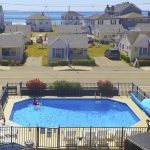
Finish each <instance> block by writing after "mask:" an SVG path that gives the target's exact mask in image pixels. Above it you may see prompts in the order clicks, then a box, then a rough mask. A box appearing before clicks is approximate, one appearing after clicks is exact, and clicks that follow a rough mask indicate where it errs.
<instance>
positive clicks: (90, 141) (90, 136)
mask: <svg viewBox="0 0 150 150" xmlns="http://www.w3.org/2000/svg"><path fill="white" fill-rule="evenodd" d="M91 131H92V127H90V147H91V144H92V141H91V140H92V136H91V134H92V133H91Z"/></svg>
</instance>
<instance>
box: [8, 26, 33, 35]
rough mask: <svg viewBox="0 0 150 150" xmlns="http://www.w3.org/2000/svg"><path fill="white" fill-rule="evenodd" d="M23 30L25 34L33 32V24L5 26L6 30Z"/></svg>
mask: <svg viewBox="0 0 150 150" xmlns="http://www.w3.org/2000/svg"><path fill="white" fill-rule="evenodd" d="M18 31H19V32H22V33H24V34H26V33H30V32H31V26H30V25H6V26H5V32H6V33H10V32H18Z"/></svg>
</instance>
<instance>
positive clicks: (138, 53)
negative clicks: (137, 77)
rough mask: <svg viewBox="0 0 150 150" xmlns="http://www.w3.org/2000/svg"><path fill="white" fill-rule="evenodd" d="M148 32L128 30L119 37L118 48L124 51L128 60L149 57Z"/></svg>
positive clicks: (149, 37)
mask: <svg viewBox="0 0 150 150" xmlns="http://www.w3.org/2000/svg"><path fill="white" fill-rule="evenodd" d="M149 40H150V33H147V34H143V33H141V32H140V31H129V32H127V33H126V34H124V36H123V37H122V38H121V40H120V42H119V50H120V51H124V52H125V53H126V54H127V55H128V56H129V57H130V61H134V60H135V59H136V58H140V59H150V44H149Z"/></svg>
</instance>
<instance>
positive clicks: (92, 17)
mask: <svg viewBox="0 0 150 150" xmlns="http://www.w3.org/2000/svg"><path fill="white" fill-rule="evenodd" d="M85 19H97V20H98V19H99V20H100V19H103V20H109V19H113V18H112V17H111V16H110V15H107V14H94V15H92V16H89V17H86V18H85Z"/></svg>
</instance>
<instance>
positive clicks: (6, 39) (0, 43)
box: [0, 32, 24, 48]
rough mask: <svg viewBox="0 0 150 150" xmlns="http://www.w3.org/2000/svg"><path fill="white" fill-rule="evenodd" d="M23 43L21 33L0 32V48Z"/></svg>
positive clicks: (17, 45) (20, 45)
mask: <svg viewBox="0 0 150 150" xmlns="http://www.w3.org/2000/svg"><path fill="white" fill-rule="evenodd" d="M23 44H24V43H23V34H22V33H18V32H14V33H2V34H0V47H2V48H13V47H22V46H23Z"/></svg>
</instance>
